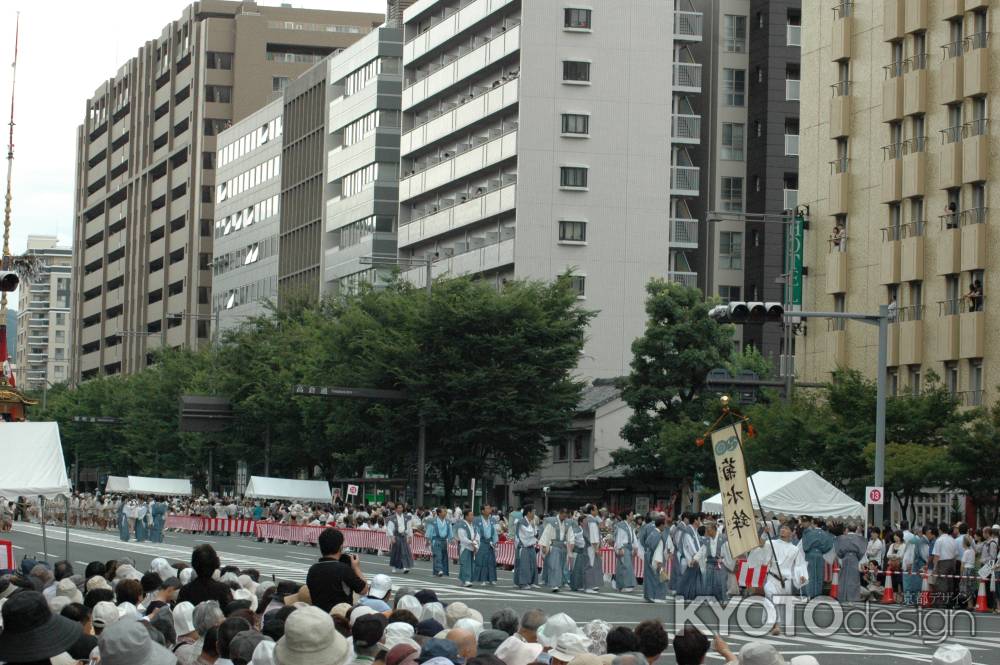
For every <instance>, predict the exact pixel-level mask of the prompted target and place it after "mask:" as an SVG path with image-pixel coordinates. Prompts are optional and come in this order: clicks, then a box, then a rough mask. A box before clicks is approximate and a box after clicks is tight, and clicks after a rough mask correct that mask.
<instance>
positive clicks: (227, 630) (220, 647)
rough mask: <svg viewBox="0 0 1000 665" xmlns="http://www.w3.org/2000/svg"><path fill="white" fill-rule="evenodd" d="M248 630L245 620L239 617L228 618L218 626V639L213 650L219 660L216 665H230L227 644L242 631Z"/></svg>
mask: <svg viewBox="0 0 1000 665" xmlns="http://www.w3.org/2000/svg"><path fill="white" fill-rule="evenodd" d="M250 628H251V626H250V624H249V623H247V621H246V619H241V618H239V617H229V618H228V619H226V620H225V621H223V622H222V623H221V624H219V637H218V640H217V641H216V644H215V648H216V650H217V651H218V652H219V660H217V661H215V662H216V665H232V662H233V661H232V660H231V659H230V657H229V644H230V642H232V641H233V638H234V637H236V636H237V635H238V634H240V633H242V632H243V631H246V630H250Z"/></svg>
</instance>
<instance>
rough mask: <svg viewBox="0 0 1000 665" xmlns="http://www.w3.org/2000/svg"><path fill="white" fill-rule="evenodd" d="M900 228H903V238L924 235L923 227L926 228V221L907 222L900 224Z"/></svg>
mask: <svg viewBox="0 0 1000 665" xmlns="http://www.w3.org/2000/svg"><path fill="white" fill-rule="evenodd" d="M900 228H901V229H902V230H903V232H902V233H903V237H904V238H919V237H920V236H922V235H924V229H925V228H927V222H924V221H916V222H907V223H906V224H903V225H902V226H900Z"/></svg>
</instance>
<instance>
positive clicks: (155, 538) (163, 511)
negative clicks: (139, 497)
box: [149, 499, 167, 543]
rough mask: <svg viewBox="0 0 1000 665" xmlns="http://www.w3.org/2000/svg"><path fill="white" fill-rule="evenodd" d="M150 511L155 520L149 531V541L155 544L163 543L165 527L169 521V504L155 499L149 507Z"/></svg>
mask: <svg viewBox="0 0 1000 665" xmlns="http://www.w3.org/2000/svg"><path fill="white" fill-rule="evenodd" d="M149 511H150V514H151V515H152V518H153V525H152V527H150V529H149V540H150V541H151V542H154V543H162V542H163V525H164V524H165V523H166V521H167V504H165V503H164V502H162V501H160V500H158V499H154V500H153V503H152V504H151V505H150V507H149Z"/></svg>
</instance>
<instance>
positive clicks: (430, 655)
mask: <svg viewBox="0 0 1000 665" xmlns="http://www.w3.org/2000/svg"><path fill="white" fill-rule="evenodd" d="M438 658H444V659H445V660H446V661H448V662H450V663H452V664H453V665H463V664H464V663H465V659H464V658H462V657H461V656H459V655H458V645H457V644H455V643H454V642H452V641H450V640H441V639H436V638H435V639H430V640H427V643H426V644H424V646H423V648H422V649H420V656H418V657H417V662H418V663H427V662H430V661H432V660H435V659H438Z"/></svg>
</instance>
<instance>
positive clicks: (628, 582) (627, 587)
mask: <svg viewBox="0 0 1000 665" xmlns="http://www.w3.org/2000/svg"><path fill="white" fill-rule="evenodd" d="M631 519H632V511H631V510H627V511H625V512H624V513H622V514H621V516H620V519H619V520H618V522H617V523H616V524H615V531H614V533H615V587H617V589H618V590H619V591H621V592H623V593H630V592H632V591H634V590H635V585H636V581H635V565H634V563H633V561H632V553H633V552H634V551H635V531H633V530H632V524H631V522H630V520H631Z"/></svg>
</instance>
